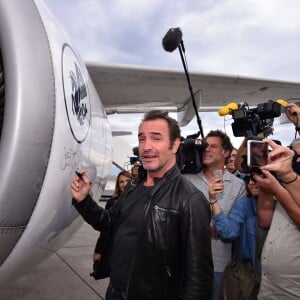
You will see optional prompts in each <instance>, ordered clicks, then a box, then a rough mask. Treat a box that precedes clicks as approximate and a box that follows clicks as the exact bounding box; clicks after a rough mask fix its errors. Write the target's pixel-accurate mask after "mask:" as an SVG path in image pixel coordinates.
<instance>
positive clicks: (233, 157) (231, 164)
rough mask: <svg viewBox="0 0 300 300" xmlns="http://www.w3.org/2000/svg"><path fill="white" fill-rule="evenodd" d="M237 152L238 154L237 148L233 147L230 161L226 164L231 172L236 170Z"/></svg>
mask: <svg viewBox="0 0 300 300" xmlns="http://www.w3.org/2000/svg"><path fill="white" fill-rule="evenodd" d="M236 154H237V150H235V149H232V151H231V153H230V157H229V161H228V163H227V164H226V168H227V170H228V171H229V172H233V171H235V165H234V162H235V158H236Z"/></svg>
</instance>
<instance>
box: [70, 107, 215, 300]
mask: <svg viewBox="0 0 300 300" xmlns="http://www.w3.org/2000/svg"><path fill="white" fill-rule="evenodd" d="M138 138H139V154H140V158H141V160H142V165H143V167H144V169H145V172H144V174H143V173H142V172H141V174H140V175H139V177H138V178H136V179H135V180H134V181H132V182H131V183H130V184H128V185H127V187H126V190H125V191H124V192H123V194H122V195H121V198H120V200H119V201H118V203H117V205H115V206H114V207H113V208H112V209H110V210H109V211H107V210H104V209H102V208H100V207H99V206H98V205H97V203H96V202H94V201H93V200H92V199H91V198H90V197H89V196H88V192H89V179H88V178H87V176H86V174H85V172H84V171H82V172H81V174H82V175H83V176H82V178H80V177H78V176H75V177H74V179H73V182H72V184H71V193H72V196H73V204H74V205H75V207H76V209H77V210H78V212H79V213H80V214H81V215H82V216H83V218H84V219H85V220H86V221H87V222H88V223H89V224H91V225H92V226H93V227H94V228H95V229H96V230H100V231H105V230H109V232H110V235H109V236H110V238H111V241H112V243H109V244H111V245H112V246H111V248H110V249H106V250H105V251H108V252H109V255H110V265H111V273H110V278H111V282H110V288H109V291H108V294H107V295H106V299H112V298H113V297H115V296H116V295H117V298H113V299H133V300H140V299H143V300H147V299H149V300H150V299H151V300H156V299H157V300H166V299H172V300H175V299H194V300H198V299H209V297H210V290H211V286H212V278H213V264H212V256H211V238H210V208H209V204H208V202H207V200H206V199H205V197H204V196H203V194H202V193H201V192H200V191H199V190H198V189H197V188H195V187H194V186H193V185H192V184H191V183H189V182H188V181H187V180H186V179H185V178H184V177H183V176H182V175H181V173H180V171H179V169H178V167H177V166H176V152H177V150H178V148H179V145H180V129H179V127H178V125H177V122H176V121H175V120H173V119H172V118H170V117H168V116H167V115H166V114H164V113H161V112H159V111H151V112H149V113H148V114H146V115H145V118H144V120H143V121H142V123H141V125H140V127H139V133H138Z"/></svg>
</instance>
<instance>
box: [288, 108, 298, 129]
mask: <svg viewBox="0 0 300 300" xmlns="http://www.w3.org/2000/svg"><path fill="white" fill-rule="evenodd" d="M285 113H286V116H287V117H288V119H289V120H290V121H291V122H292V123H294V125H295V127H296V128H299V127H300V107H299V106H298V105H297V104H295V103H289V104H288V105H287V106H286V109H285Z"/></svg>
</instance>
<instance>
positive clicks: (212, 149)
mask: <svg viewBox="0 0 300 300" xmlns="http://www.w3.org/2000/svg"><path fill="white" fill-rule="evenodd" d="M205 142H206V143H207V147H206V148H205V150H204V152H203V164H204V168H203V170H202V171H201V172H199V173H196V174H185V175H184V176H185V177H186V178H187V179H188V180H190V181H191V182H192V183H193V184H194V185H195V186H196V187H197V188H198V189H199V190H200V191H201V192H202V193H203V194H204V196H205V197H206V199H207V201H209V187H210V185H211V184H213V183H214V175H213V174H214V171H215V170H221V171H222V173H223V176H222V192H221V193H220V194H219V195H218V197H217V198H216V200H215V201H217V202H218V204H219V205H220V207H221V208H222V210H223V211H224V213H225V214H226V215H227V214H228V213H229V212H230V210H231V208H232V206H233V204H234V203H235V201H236V200H237V199H239V198H241V197H242V196H244V195H245V194H246V190H245V184H244V182H243V181H242V180H241V179H239V178H237V177H236V176H234V175H233V174H231V173H230V172H228V171H227V170H225V169H224V166H225V162H226V161H227V160H228V158H229V155H230V152H231V150H232V148H233V146H232V144H231V141H230V138H229V137H228V136H227V135H226V134H225V133H224V132H222V131H221V130H212V131H210V132H209V133H208V134H207V136H206V137H205ZM210 203H211V206H213V205H214V204H215V203H216V202H210ZM211 242H212V254H213V262H214V286H213V290H212V298H211V299H219V291H220V288H221V283H222V280H223V272H224V268H225V267H226V265H227V264H228V263H229V261H230V260H231V243H225V242H223V241H222V240H221V239H220V236H219V235H217V234H216V231H215V228H214V227H213V226H211Z"/></svg>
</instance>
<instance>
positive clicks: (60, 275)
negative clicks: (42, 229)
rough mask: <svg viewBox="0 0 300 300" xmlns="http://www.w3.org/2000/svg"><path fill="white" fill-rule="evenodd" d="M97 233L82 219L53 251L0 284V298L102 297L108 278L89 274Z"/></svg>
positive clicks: (74, 298)
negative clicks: (13, 277) (75, 229)
mask: <svg viewBox="0 0 300 300" xmlns="http://www.w3.org/2000/svg"><path fill="white" fill-rule="evenodd" d="M98 235H99V233H98V232H96V231H95V230H94V229H93V228H92V227H90V226H89V225H88V224H86V223H84V224H83V225H82V226H81V228H80V229H79V230H78V232H77V233H75V235H74V236H73V237H72V238H71V240H70V241H69V242H68V243H67V244H65V245H64V247H62V248H61V249H59V250H58V251H57V253H55V254H53V255H52V256H51V257H49V258H48V259H47V260H45V261H44V262H42V263H41V264H39V265H38V266H36V267H35V268H34V269H32V270H31V271H29V272H28V273H27V274H26V275H24V276H22V277H20V278H18V279H16V280H15V282H12V283H10V284H8V285H7V286H5V287H1V288H0V299H1V300H20V299H21V300H33V299H37V300H52V299H55V300H58V299H59V300H60V299H64V300H65V299H66V300H67V299H72V300H79V299H89V300H90V299H91V300H92V299H104V296H105V291H106V287H107V284H108V279H104V280H98V281H96V280H94V278H92V277H90V275H89V274H90V272H91V270H92V254H93V251H94V247H95V243H96V240H97V238H98Z"/></svg>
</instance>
